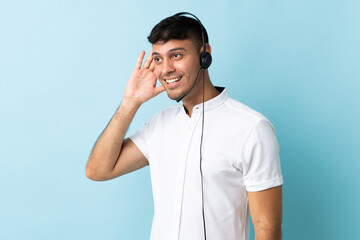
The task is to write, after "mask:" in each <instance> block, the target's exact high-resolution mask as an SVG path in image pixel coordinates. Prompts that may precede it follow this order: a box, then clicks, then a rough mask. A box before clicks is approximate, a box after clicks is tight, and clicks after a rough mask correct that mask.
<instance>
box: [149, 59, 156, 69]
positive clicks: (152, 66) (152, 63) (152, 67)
mask: <svg viewBox="0 0 360 240" xmlns="http://www.w3.org/2000/svg"><path fill="white" fill-rule="evenodd" d="M154 69H155V63H154V61H153V60H152V61H151V64H150V67H149V70H150V71H152V72H153V71H154Z"/></svg>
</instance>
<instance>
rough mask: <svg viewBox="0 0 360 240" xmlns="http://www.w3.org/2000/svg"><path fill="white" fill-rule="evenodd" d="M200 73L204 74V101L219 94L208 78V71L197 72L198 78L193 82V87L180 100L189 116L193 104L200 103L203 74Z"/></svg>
mask: <svg viewBox="0 0 360 240" xmlns="http://www.w3.org/2000/svg"><path fill="white" fill-rule="evenodd" d="M202 74H205V76H204V81H205V86H204V101H205V102H206V101H208V100H210V99H212V98H214V97H216V96H218V95H219V94H220V92H218V90H216V88H215V87H214V86H213V85H212V83H211V81H210V78H209V74H208V71H207V70H205V71H202V72H201V74H199V79H198V81H197V83H196V84H195V86H194V89H192V91H191V92H190V93H189V94H188V96H186V97H185V98H184V99H183V100H182V103H183V105H184V107H185V110H186V112H187V114H188V115H189V116H190V117H191V115H192V111H193V108H194V106H195V105H198V104H200V103H202V101H203V75H202Z"/></svg>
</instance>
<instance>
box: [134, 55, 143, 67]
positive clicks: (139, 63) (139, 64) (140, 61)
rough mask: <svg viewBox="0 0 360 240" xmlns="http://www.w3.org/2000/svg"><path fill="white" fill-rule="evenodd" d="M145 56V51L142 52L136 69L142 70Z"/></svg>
mask: <svg viewBox="0 0 360 240" xmlns="http://www.w3.org/2000/svg"><path fill="white" fill-rule="evenodd" d="M144 56H145V51H141V52H140V55H139V57H138V59H137V61H136V65H135V68H137V69H140V68H141V64H142V61H143V59H144Z"/></svg>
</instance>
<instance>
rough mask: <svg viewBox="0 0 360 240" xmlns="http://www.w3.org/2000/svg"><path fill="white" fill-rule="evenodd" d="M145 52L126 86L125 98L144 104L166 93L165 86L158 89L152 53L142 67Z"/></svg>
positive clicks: (142, 53) (141, 53)
mask: <svg viewBox="0 0 360 240" xmlns="http://www.w3.org/2000/svg"><path fill="white" fill-rule="evenodd" d="M144 56H145V51H141V52H140V55H139V58H138V59H137V62H136V66H135V69H134V71H133V72H132V74H131V76H130V79H129V81H128V83H127V84H126V88H125V94H124V98H130V99H132V100H134V101H136V102H138V103H139V104H142V103H144V102H146V101H148V100H150V99H151V98H153V97H156V96H157V95H158V94H160V93H161V92H163V91H165V88H164V86H162V85H160V86H158V87H156V76H155V74H154V72H153V71H154V67H155V65H154V62H153V59H152V55H151V52H150V54H149V56H148V57H147V58H146V60H145V62H144V65H143V66H142V67H141V65H142V62H143V59H144Z"/></svg>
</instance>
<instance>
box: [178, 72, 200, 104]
mask: <svg viewBox="0 0 360 240" xmlns="http://www.w3.org/2000/svg"><path fill="white" fill-rule="evenodd" d="M200 70H201V68H199V71H198V73H197V74H196V78H195V81H194V84H193V85H192V86H191V88H190V89H189V91H187V92H186V93H185V94H184V95H182V96H180V97H178V98H177V99H176V102H180V101H181V100H182V99H183V98H184V97H186V95H188V94H189V92H190V91H191V90H192V89H193V87H194V86H195V83H196V81H197V79H198V76H199V73H200Z"/></svg>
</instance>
